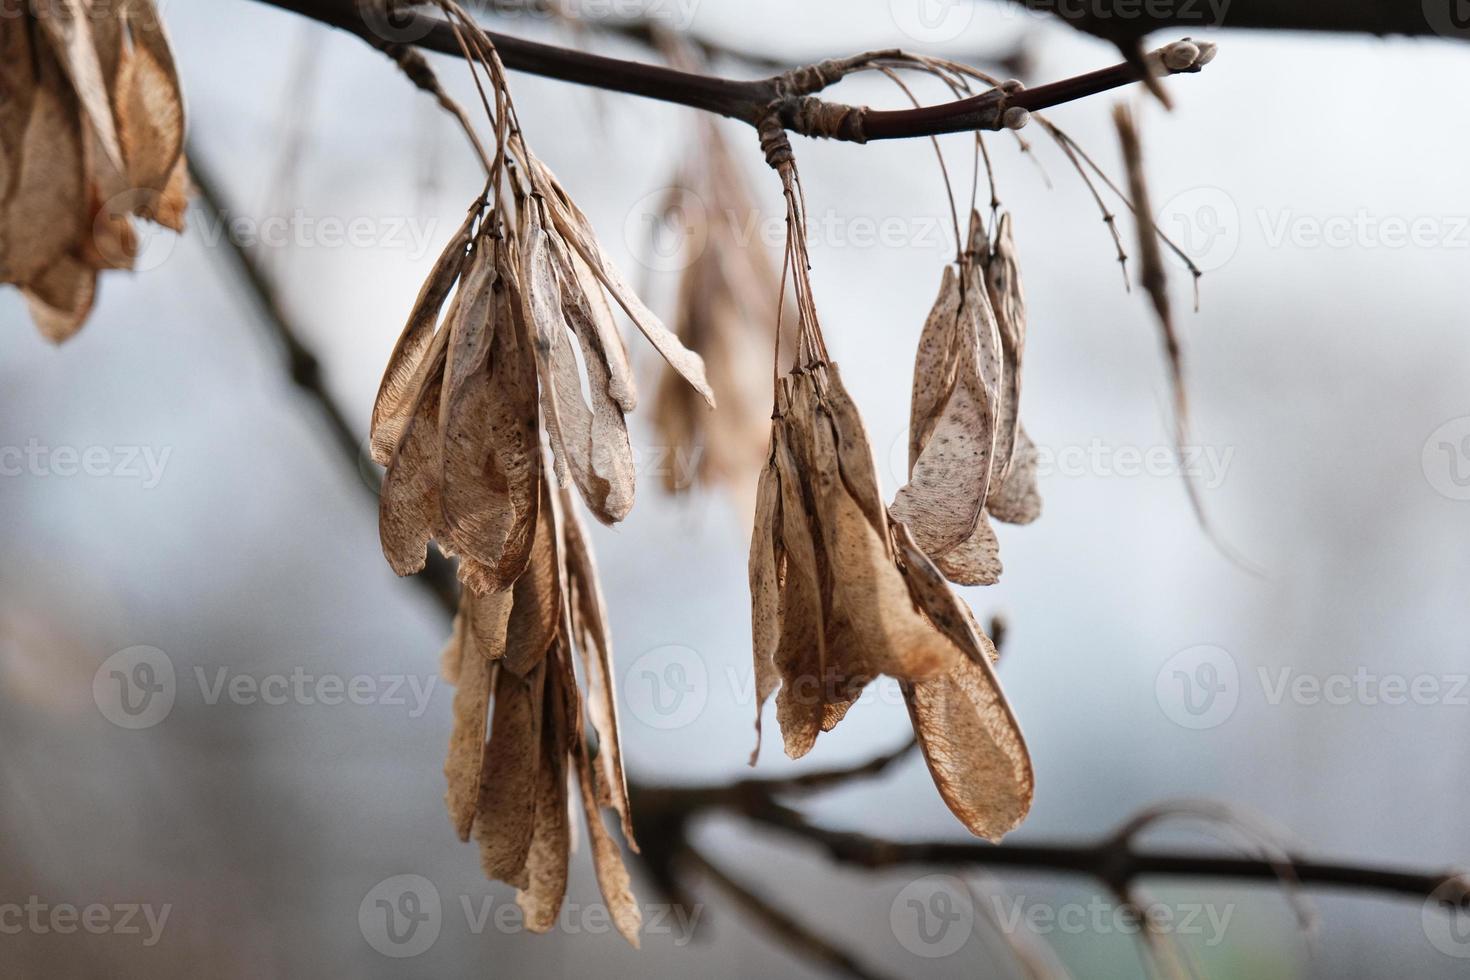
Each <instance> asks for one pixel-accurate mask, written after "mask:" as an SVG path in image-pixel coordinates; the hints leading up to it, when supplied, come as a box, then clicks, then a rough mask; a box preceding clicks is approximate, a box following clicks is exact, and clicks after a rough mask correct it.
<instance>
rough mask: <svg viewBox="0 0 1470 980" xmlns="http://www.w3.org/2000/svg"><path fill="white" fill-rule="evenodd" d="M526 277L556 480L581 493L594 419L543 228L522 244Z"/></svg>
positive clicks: (534, 229)
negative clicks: (570, 483)
mask: <svg viewBox="0 0 1470 980" xmlns="http://www.w3.org/2000/svg"><path fill="white" fill-rule="evenodd" d="M521 276H522V281H523V283H524V286H525V289H524V291H523V292H522V294H521V300H522V305H523V306H524V308H525V313H524V316H525V318H526V322H527V324H529V326H530V328H531V336H532V338H533V346H534V347H535V350H536V366H537V370H538V372H539V374H540V377H541V403H542V408H543V409H544V411H543V416H544V421H545V424H546V434H547V437H548V438H549V439H550V441H551V451H552V455H553V458H554V460H555V464H556V480H557V483H558V485H560V486H566V485H567V481H568V478H569V473H570V476H571V478H572V479H575V480H576V481H577V484H578V489H579V490H582V489H583V488H584V487H585V486H586V484H587V471H588V469H589V467H590V465H591V464H590V460H589V459H588V456H589V455H590V453H591V445H590V438H591V431H592V413H591V410H590V409H588V408H587V405H586V403H585V402H583V401H582V379H581V376H580V374H579V373H578V371H577V362H576V358H575V357H573V356H572V348H571V344H570V343H569V342H568V341H567V335H566V315H565V314H564V313H563V312H562V308H561V290H560V288H559V286H558V284H557V281H556V274H555V272H554V271H553V269H552V265H551V235H550V234H548V233H547V231H546V229H544V228H542V227H541V226H540V225H532V226H531V227H530V228H528V229H527V231H526V234H525V238H524V240H523V241H522V247H521ZM563 416H565V418H564V417H563ZM568 430H570V431H568ZM583 492H584V493H585V492H586V491H585V490H583Z"/></svg>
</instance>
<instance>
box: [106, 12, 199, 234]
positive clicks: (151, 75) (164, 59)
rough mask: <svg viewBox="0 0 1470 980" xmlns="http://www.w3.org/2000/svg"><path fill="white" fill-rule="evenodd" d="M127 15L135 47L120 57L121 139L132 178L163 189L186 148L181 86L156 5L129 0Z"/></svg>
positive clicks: (118, 108)
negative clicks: (154, 8)
mask: <svg viewBox="0 0 1470 980" xmlns="http://www.w3.org/2000/svg"><path fill="white" fill-rule="evenodd" d="M127 18H128V31H129V36H130V38H131V40H132V47H131V49H129V50H128V51H127V53H125V54H124V55H123V57H122V60H121V64H120V66H119V69H118V77H117V81H116V86H115V90H114V91H115V97H114V102H113V107H114V111H115V112H116V113H117V124H118V139H119V141H120V142H121V144H122V152H123V159H124V160H125V161H126V164H127V177H128V182H129V183H130V184H131V185H132V186H134V187H140V188H149V189H151V190H155V191H159V192H162V191H163V190H164V189H165V188H166V187H167V186H168V183H169V180H170V179H171V178H172V176H173V173H174V169H175V168H176V167H177V166H178V163H179V161H180V159H181V157H182V155H183V152H184V98H183V90H182V88H181V87H180V85H179V75H178V69H177V68H176V67H175V65H174V59H173V52H171V51H170V50H169V45H168V39H167V36H166V35H165V33H164V30H163V23H162V22H161V21H160V20H159V18H158V14H157V12H156V11H155V10H153V9H152V5H151V4H150V3H145V2H142V0H129V3H128V10H127ZM145 217H153V215H145ZM155 220H157V219H155Z"/></svg>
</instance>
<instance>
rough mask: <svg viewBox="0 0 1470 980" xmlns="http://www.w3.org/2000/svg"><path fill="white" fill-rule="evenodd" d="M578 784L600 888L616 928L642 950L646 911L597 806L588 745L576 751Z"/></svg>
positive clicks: (583, 745) (635, 947)
mask: <svg viewBox="0 0 1470 980" xmlns="http://www.w3.org/2000/svg"><path fill="white" fill-rule="evenodd" d="M573 755H574V756H575V759H576V763H577V783H578V786H579V787H580V788H581V790H582V810H583V812H584V813H585V814H586V817H587V835H588V836H589V837H590V838H591V839H592V866H593V869H594V870H595V871H596V872H597V887H598V889H599V890H600V891H601V892H602V898H603V901H605V902H607V907H608V911H609V912H610V913H611V914H612V920H613V925H614V926H616V927H617V930H618V932H619V933H620V934H621V935H622V937H623V938H624V939H626V940H627V941H628V943H629V945H631V946H632V947H633V948H634V949H637V948H638V932H639V930H640V929H642V928H643V912H642V910H641V909H639V908H638V900H637V899H636V898H634V897H633V880H632V878H630V877H629V875H628V869H627V867H626V866H625V865H624V864H623V853H622V851H621V850H620V849H619V848H618V845H617V842H616V841H614V840H613V838H612V835H611V834H609V833H608V832H607V827H606V825H604V824H603V822H602V813H601V811H600V810H599V809H598V806H597V794H596V793H595V791H594V790H593V786H592V760H591V758H590V753H589V751H588V749H587V746H586V743H585V742H584V743H583V744H582V749H581V751H580V752H578V751H574V752H573Z"/></svg>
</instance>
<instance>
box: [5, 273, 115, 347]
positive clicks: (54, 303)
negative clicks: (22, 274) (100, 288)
mask: <svg viewBox="0 0 1470 980" xmlns="http://www.w3.org/2000/svg"><path fill="white" fill-rule="evenodd" d="M21 293H22V294H23V295H24V296H25V298H26V301H27V303H28V304H29V305H30V310H31V319H32V320H34V321H35V322H36V326H37V327H38V328H40V331H41V334H42V335H43V336H44V337H45V338H46V339H47V340H49V341H51V342H52V343H54V344H59V343H62V342H63V341H65V340H69V339H70V338H71V337H72V336H73V335H74V334H75V333H76V332H77V331H78V330H80V329H81V327H82V324H83V323H85V322H86V320H87V316H88V315H89V314H90V313H91V312H92V304H93V302H94V301H95V300H96V298H97V270H95V269H93V268H92V267H91V266H89V265H87V264H86V263H85V262H81V261H79V260H78V259H76V258H73V257H72V256H70V255H63V256H62V257H61V258H60V259H58V260H56V262H54V263H52V265H51V267H50V268H49V269H47V270H46V271H44V272H42V273H41V275H40V276H38V277H36V278H35V279H32V280H31V281H30V283H29V284H28V285H25V286H22V287H21Z"/></svg>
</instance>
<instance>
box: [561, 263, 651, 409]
mask: <svg viewBox="0 0 1470 980" xmlns="http://www.w3.org/2000/svg"><path fill="white" fill-rule="evenodd" d="M571 263H572V268H573V270H574V271H575V272H576V276H577V283H578V285H579V286H580V287H581V291H582V294H583V295H584V296H585V297H586V299H587V303H588V305H589V307H590V308H591V314H592V328H593V330H594V331H595V333H596V336H597V345H598V348H599V349H600V350H601V351H602V353H603V356H604V358H605V359H606V360H607V367H608V375H609V382H608V386H607V392H608V394H609V395H611V396H612V399H613V401H615V402H617V403H618V407H619V408H621V409H622V410H623V411H624V412H631V411H633V410H634V409H635V408H637V407H638V385H637V384H636V383H635V382H634V380H633V366H632V364H630V363H629V361H628V345H627V344H626V343H624V342H623V333H622V331H621V330H619V329H618V322H617V320H615V319H614V318H613V312H612V307H611V306H609V305H608V302H607V294H606V293H604V292H603V289H602V284H601V283H600V282H598V281H597V276H596V275H594V274H593V272H592V270H591V269H590V268H588V266H587V263H586V262H584V261H582V258H581V257H580V256H578V255H576V254H573V255H572V256H571Z"/></svg>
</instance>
